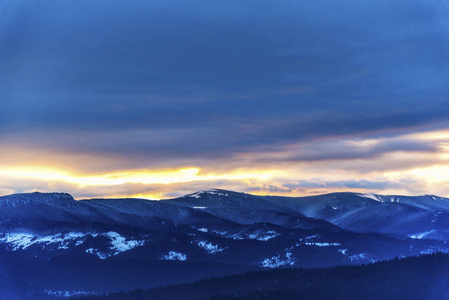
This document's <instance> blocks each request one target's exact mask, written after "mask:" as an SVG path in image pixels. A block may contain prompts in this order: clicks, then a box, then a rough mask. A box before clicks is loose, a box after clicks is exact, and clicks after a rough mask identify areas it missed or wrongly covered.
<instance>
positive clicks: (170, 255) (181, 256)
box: [161, 251, 187, 261]
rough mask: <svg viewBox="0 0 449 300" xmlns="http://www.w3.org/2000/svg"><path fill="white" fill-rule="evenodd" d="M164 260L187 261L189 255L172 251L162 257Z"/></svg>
mask: <svg viewBox="0 0 449 300" xmlns="http://www.w3.org/2000/svg"><path fill="white" fill-rule="evenodd" d="M161 259H162V260H180V261H186V260H187V255H186V254H184V253H180V252H175V251H170V252H168V254H166V255H164V256H162V257H161Z"/></svg>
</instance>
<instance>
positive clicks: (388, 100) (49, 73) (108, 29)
mask: <svg viewBox="0 0 449 300" xmlns="http://www.w3.org/2000/svg"><path fill="white" fill-rule="evenodd" d="M448 78H449V4H448V2H447V1H445V0H378V1H365V0H362V1H361V0H341V1H331V0H316V1H304V0H277V1H266V0H257V1H256V0H239V1H234V0H226V1H224V0H214V1H210V0H190V1H185V0H184V1H178V0H163V1H162V0H154V1H146V0H145V1H143V0H134V1H123V0H122V1H119V0H95V1H92V0H79V1H65V0H55V1H40V0H38V1H36V0H0V114H1V115H0V195H6V194H12V193H19V192H32V191H41V192H51V191H63V192H68V193H70V194H72V195H73V196H74V197H75V198H76V199H83V198H92V197H143V198H149V199H164V198H171V197H176V196H181V195H184V194H188V193H192V192H195V191H197V190H199V189H203V188H211V187H215V188H222V189H230V190H235V191H240V192H248V193H253V194H271V195H286V196H302V195H314V194H321V193H330V192H339V191H352V192H360V193H378V194H402V195H421V194H436V195H439V196H446V197H449V84H448V83H447V82H448Z"/></svg>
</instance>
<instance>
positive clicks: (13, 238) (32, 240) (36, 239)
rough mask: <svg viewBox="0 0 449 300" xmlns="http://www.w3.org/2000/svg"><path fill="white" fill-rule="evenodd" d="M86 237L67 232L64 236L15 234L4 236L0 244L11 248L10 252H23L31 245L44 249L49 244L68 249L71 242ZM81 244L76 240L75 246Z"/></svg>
mask: <svg viewBox="0 0 449 300" xmlns="http://www.w3.org/2000/svg"><path fill="white" fill-rule="evenodd" d="M87 235H89V233H81V232H69V233H66V234H61V233H58V234H55V235H46V236H39V235H34V234H32V233H25V232H20V233H18V232H16V233H7V234H5V235H4V236H3V237H2V238H0V242H3V243H6V244H9V245H10V246H11V247H12V249H11V250H12V251H17V250H25V249H27V248H28V247H30V246H32V245H40V246H41V247H42V249H45V247H46V246H49V245H51V244H59V245H58V249H69V244H70V243H71V242H73V241H74V240H76V239H79V238H83V237H85V236H87ZM90 235H91V234H90ZM83 242H84V240H78V241H77V242H76V245H79V243H81V244H82V243H83Z"/></svg>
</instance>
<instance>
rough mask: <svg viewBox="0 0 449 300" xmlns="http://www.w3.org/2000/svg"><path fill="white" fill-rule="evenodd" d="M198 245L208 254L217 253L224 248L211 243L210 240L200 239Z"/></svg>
mask: <svg viewBox="0 0 449 300" xmlns="http://www.w3.org/2000/svg"><path fill="white" fill-rule="evenodd" d="M198 246H199V247H200V248H203V249H205V250H206V251H207V253H208V254H217V253H218V252H221V251H223V250H225V249H226V248H220V247H219V246H218V245H213V244H212V243H211V242H208V241H200V242H198Z"/></svg>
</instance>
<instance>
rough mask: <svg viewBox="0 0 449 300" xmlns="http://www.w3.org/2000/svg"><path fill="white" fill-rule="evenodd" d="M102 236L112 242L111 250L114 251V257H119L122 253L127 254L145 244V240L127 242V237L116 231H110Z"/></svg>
mask: <svg viewBox="0 0 449 300" xmlns="http://www.w3.org/2000/svg"><path fill="white" fill-rule="evenodd" d="M102 235H103V236H105V237H107V238H109V239H110V240H111V242H110V243H111V246H110V247H109V249H111V250H112V251H113V252H112V255H117V254H119V253H121V252H125V251H128V250H131V249H134V248H136V247H139V246H143V245H144V244H145V240H126V238H125V237H123V236H121V235H120V234H118V233H117V232H114V231H109V232H107V233H103V234H102Z"/></svg>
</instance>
